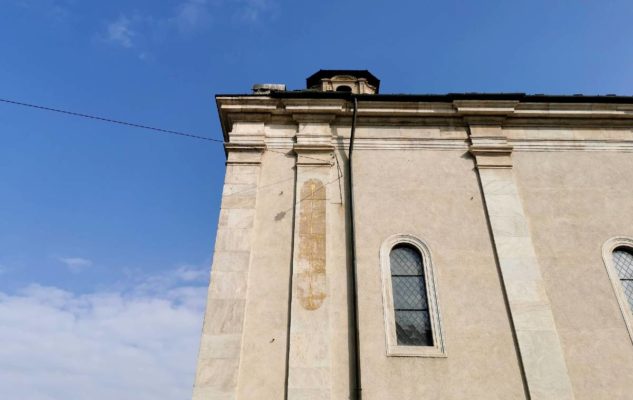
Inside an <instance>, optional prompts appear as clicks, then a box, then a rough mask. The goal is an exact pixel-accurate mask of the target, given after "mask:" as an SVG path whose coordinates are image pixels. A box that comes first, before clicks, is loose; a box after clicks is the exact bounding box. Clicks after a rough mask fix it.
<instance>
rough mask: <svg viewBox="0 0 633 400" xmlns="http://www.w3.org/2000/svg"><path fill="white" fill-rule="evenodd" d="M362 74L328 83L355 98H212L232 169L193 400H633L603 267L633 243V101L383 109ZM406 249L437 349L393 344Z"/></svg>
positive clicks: (524, 99)
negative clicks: (422, 286) (423, 281)
mask: <svg viewBox="0 0 633 400" xmlns="http://www.w3.org/2000/svg"><path fill="white" fill-rule="evenodd" d="M353 76H354V71H349V72H348V73H346V74H344V75H342V77H341V78H337V77H336V76H333V77H326V78H327V79H322V80H321V82H323V87H324V88H325V87H327V84H329V82H338V81H341V82H342V81H345V82H348V81H350V80H351V81H352V83H351V84H350V83H349V82H348V85H349V86H351V87H352V92H351V93H337V92H334V91H332V92H328V91H314V90H311V91H297V92H271V93H268V94H263V95H262V94H256V95H237V96H236V95H221V96H218V97H217V103H218V108H219V112H220V118H221V121H222V126H223V129H224V132H225V139H226V151H227V171H226V178H225V186H224V191H223V198H222V209H221V211H220V222H219V227H218V233H217V240H216V247H215V253H214V260H213V265H212V279H211V285H210V288H209V295H208V305H207V311H206V314H205V321H204V327H203V334H202V340H201V346H200V354H199V360H198V369H197V374H196V380H195V385H194V395H193V398H194V400H220V399H222V400H225V399H227V400H228V399H231V400H237V399H239V400H252V399H289V400H308V399H310V400H312V399H318V400H326V399H327V400H340V399H360V398H362V399H364V400H386V399H419V398H420V399H421V398H433V399H466V398H467V399H504V400H505V399H533V400H546V399H547V400H549V399H552V400H553V399H560V400H563V399H577V400H581V399H586V400H589V399H630V398H633V395H632V393H633V380H632V379H630V373H629V371H633V343H632V337H633V336H632V335H633V333H630V332H633V329H632V327H631V321H632V320H633V318H632V317H631V314H630V309H629V308H627V305H626V304H625V302H626V300H623V294H622V293H621V292H620V291H619V290H620V289H618V287H617V285H618V280H617V276H616V277H614V275H613V272H612V267H610V266H609V263H610V261H608V258H609V256H610V255H609V252H610V251H611V250H612V249H613V248H614V246H616V245H618V243H624V244H626V243H632V244H633V239H630V238H633V185H631V184H630V183H629V182H630V181H629V179H628V178H630V177H631V176H633V154H632V153H633V98H628V97H610V96H605V97H576V96H571V97H560V96H559V97H549V96H527V95H521V94H499V95H494V94H467V95H466V94H464V95H442V96H415V95H410V96H400V95H399V96H396V95H379V94H367V92H362V90H364V89H362V88H363V87H365V86H363V85H365V84H366V82H367V77H366V76H362V77H360V78H359V82H357V83H358V84H357V85H356V86H354V84H353V83H354V82H353V79H352V78H353ZM370 78H371V76H370ZM337 79H338V80H337ZM372 83H374V82H372ZM313 86H314V85H313ZM371 87H375V88H376V90H377V85H373V86H371ZM354 88H355V89H354ZM324 90H327V89H324ZM332 90H334V88H333V87H332ZM372 93H377V91H376V92H372ZM354 98H356V100H357V109H356V114H357V119H356V129H355V140H354V143H353V147H354V153H353V161H352V163H353V165H352V174H353V175H352V176H353V186H352V187H350V185H349V182H350V180H349V173H350V169H349V165H348V161H349V160H348V154H349V144H350V134H351V127H352V116H353V111H354V101H353V99H354ZM350 191H353V197H354V209H353V220H354V221H353V222H354V232H355V234H354V237H353V238H352V235H351V218H352V212H351V211H352V210H350V202H349V198H350V196H349V195H350ZM399 237H402V238H410V241H411V243H414V242H415V243H417V242H419V243H420V246H422V245H423V246H424V262H425V263H426V264H427V266H432V275H431V278H430V279H432V281H433V285H432V286H427V288H431V289H432V290H433V293H431V294H429V296H432V301H433V310H434V311H433V318H437V322H434V325H433V329H434V330H435V331H434V332H435V333H434V334H435V336H436V343H439V342H438V340H439V339H441V346H437V345H436V348H437V349H436V350H437V351H424V350H425V349H423V348H422V349H421V350H422V351H417V350H416V349H415V348H412V347H411V346H393V344H394V338H393V336H392V337H391V339H390V338H389V335H390V334H391V335H393V333H390V332H393V331H392V330H391V329H390V325H389V324H390V323H391V322H390V321H392V319H390V318H389V316H390V314H389V313H391V312H392V310H391V308H392V307H393V304H392V303H391V302H390V301H388V300H389V296H391V294H389V293H390V291H389V290H386V289H385V282H386V279H389V278H388V275H389V274H388V273H387V278H385V273H384V271H385V265H388V261H387V264H385V257H386V256H385V246H387V247H389V246H391V243H392V241H393V240H395V239H394V238H399ZM393 243H395V242H393ZM614 243H615V244H614ZM352 246H354V250H355V261H356V262H355V263H353V257H352ZM381 249H382V250H381ZM387 253H388V249H387ZM603 253H604V254H603ZM381 254H383V255H382V256H381ZM427 272H431V270H427ZM427 279H429V275H427ZM354 281H355V284H356V288H357V290H356V294H355V292H354V290H353V287H354ZM389 287H390V286H389ZM385 293H387V294H385ZM429 293H430V292H429ZM355 296H356V301H357V309H356V308H355V307H354V304H355V302H354V299H355ZM385 296H386V297H385ZM385 299H387V300H385ZM356 311H357V313H356ZM627 313H629V314H627ZM355 317H356V318H357V321H358V331H356V329H355V326H356V323H355V320H356V318H355ZM433 318H432V320H433V321H436V320H435V319H433ZM440 330H441V332H440ZM356 335H358V338H356ZM438 338H439V339H438ZM357 339H358V340H357ZM357 342H358V349H357V346H356V343H357ZM390 343H391V345H390ZM394 347H395V348H396V349H395V350H394ZM399 347H402V349H401V350H402V351H399V350H398V348H399ZM440 347H441V348H440ZM426 350H429V349H426ZM431 350H432V349H431ZM356 351H358V356H359V360H358V361H359V362H358V363H356V362H355V360H356V355H357V353H356ZM357 365H359V366H360V371H357V370H356V366H357ZM357 376H360V386H361V389H362V391H361V392H360V393H359V392H358V391H357V390H356V387H357V382H356V377H357Z"/></svg>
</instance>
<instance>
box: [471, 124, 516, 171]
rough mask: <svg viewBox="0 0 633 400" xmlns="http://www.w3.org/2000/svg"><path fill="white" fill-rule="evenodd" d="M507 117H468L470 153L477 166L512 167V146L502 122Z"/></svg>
mask: <svg viewBox="0 0 633 400" xmlns="http://www.w3.org/2000/svg"><path fill="white" fill-rule="evenodd" d="M504 118H505V117H488V116H486V117H485V118H481V117H467V118H465V120H466V121H467V122H468V125H469V129H468V131H469V132H468V136H469V139H470V147H469V151H470V153H471V154H472V155H473V156H475V161H476V163H477V168H479V169H482V168H512V146H511V145H510V144H509V143H508V139H507V137H506V135H505V133H504V132H503V128H502V127H501V124H502V123H503V120H504Z"/></svg>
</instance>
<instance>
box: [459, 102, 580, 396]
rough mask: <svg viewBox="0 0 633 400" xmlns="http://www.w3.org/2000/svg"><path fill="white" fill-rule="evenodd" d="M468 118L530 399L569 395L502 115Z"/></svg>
mask: <svg viewBox="0 0 633 400" xmlns="http://www.w3.org/2000/svg"><path fill="white" fill-rule="evenodd" d="M486 106H487V112H489V113H490V112H491V109H493V110H494V108H493V106H491V105H489V104H488V105H486ZM473 109H476V105H475V106H473ZM462 111H463V110H462ZM503 112H504V111H503V110H502V111H501V113H503ZM467 121H468V123H469V125H470V140H471V146H470V152H471V153H472V154H473V155H474V156H475V159H476V164H477V170H478V172H479V177H480V180H481V187H482V191H483V196H484V200H485V204H486V209H487V212H488V218H489V222H490V226H491V229H492V236H493V240H494V246H495V250H496V253H497V257H498V261H499V268H500V270H501V275H502V279H503V285H504V287H505V293H506V296H507V301H508V304H509V306H510V313H511V319H512V323H513V325H514V330H515V333H516V339H517V342H518V346H519V353H520V357H521V361H522V364H523V369H524V373H525V378H526V382H527V388H528V391H529V395H530V399H531V400H565V399H573V398H574V394H573V392H572V387H571V383H570V379H569V375H568V372H567V366H566V364H565V359H564V356H563V350H562V348H561V344H560V340H559V337H558V332H557V330H556V325H555V323H554V317H553V314H552V310H551V306H550V301H549V298H548V296H547V293H546V292H545V287H544V283H543V278H542V276H541V271H540V266H539V263H538V260H537V258H536V253H535V251H534V245H533V243H532V238H531V237H530V232H529V229H528V223H527V218H526V216H525V212H524V210H523V207H522V204H521V198H520V196H519V192H518V190H517V184H516V181H515V178H514V174H513V171H512V158H511V154H512V147H511V146H510V145H509V144H508V142H507V139H506V137H505V136H504V134H503V129H502V128H501V123H502V117H498V118H487V119H485V120H484V119H481V118H468V119H467Z"/></svg>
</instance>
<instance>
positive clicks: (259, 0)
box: [237, 0, 278, 22]
mask: <svg viewBox="0 0 633 400" xmlns="http://www.w3.org/2000/svg"><path fill="white" fill-rule="evenodd" d="M237 3H238V4H239V8H238V9H237V16H238V17H240V19H242V20H243V21H245V22H258V21H259V20H260V19H262V17H264V16H274V15H275V14H276V12H277V6H278V5H277V2H276V1H273V0H237Z"/></svg>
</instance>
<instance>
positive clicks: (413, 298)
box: [389, 244, 633, 346]
mask: <svg viewBox="0 0 633 400" xmlns="http://www.w3.org/2000/svg"><path fill="white" fill-rule="evenodd" d="M389 262H390V266H391V284H392V290H393V305H394V314H395V324H396V336H397V341H398V345H405V346H433V331H432V328H431V320H430V317H429V303H428V299H427V292H426V279H425V276H424V266H423V261H422V256H421V254H420V252H418V251H417V250H416V249H415V248H413V247H411V246H409V245H405V244H399V245H396V246H395V247H394V248H393V249H392V250H391V253H390V254H389ZM632 289H633V287H632Z"/></svg>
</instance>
